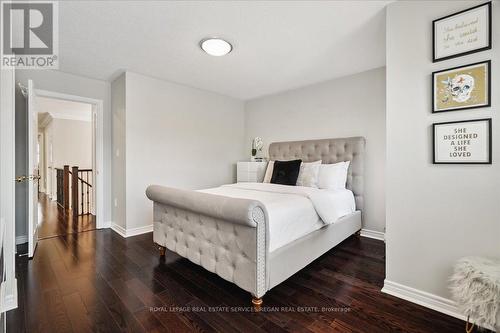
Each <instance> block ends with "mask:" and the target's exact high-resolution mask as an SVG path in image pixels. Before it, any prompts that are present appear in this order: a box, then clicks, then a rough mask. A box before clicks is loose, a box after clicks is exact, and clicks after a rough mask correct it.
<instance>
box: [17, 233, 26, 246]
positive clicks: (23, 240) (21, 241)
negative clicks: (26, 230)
mask: <svg viewBox="0 0 500 333" xmlns="http://www.w3.org/2000/svg"><path fill="white" fill-rule="evenodd" d="M24 243H28V235H23V236H17V237H16V245H19V244H24Z"/></svg>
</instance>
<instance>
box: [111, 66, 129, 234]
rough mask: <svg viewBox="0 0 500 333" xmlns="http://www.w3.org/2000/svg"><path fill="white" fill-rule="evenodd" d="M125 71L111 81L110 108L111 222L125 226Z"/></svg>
mask: <svg viewBox="0 0 500 333" xmlns="http://www.w3.org/2000/svg"><path fill="white" fill-rule="evenodd" d="M125 87H126V79H125V73H123V74H122V75H120V76H119V77H118V78H116V79H115V80H114V81H113V82H112V83H111V109H112V113H113V152H112V154H113V172H112V175H113V190H112V196H113V197H112V206H113V215H112V219H113V223H115V224H117V225H119V226H120V227H122V228H123V229H125V228H126V227H127V226H126V222H127V220H126V214H127V212H126V205H127V203H126V198H127V194H126V190H127V187H126V186H125V185H126V176H127V174H126V167H127V165H126V160H125V156H126V142H125V126H126V123H125V116H126V114H125V97H126V88H125Z"/></svg>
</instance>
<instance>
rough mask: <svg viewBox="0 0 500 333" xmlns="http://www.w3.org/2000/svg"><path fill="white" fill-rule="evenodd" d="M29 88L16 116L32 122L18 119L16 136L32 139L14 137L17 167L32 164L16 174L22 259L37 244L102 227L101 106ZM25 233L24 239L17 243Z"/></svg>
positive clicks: (23, 92)
mask: <svg viewBox="0 0 500 333" xmlns="http://www.w3.org/2000/svg"><path fill="white" fill-rule="evenodd" d="M28 83H29V84H28V87H24V86H22V85H21V84H20V89H19V90H20V92H22V94H19V96H20V97H21V95H22V96H24V98H21V99H22V100H17V97H16V110H17V109H18V105H19V112H16V114H24V113H25V114H26V115H27V118H28V121H25V120H23V119H18V117H17V116H16V130H18V129H21V130H22V131H25V132H26V133H27V134H28V135H27V137H28V140H27V142H25V141H26V140H25V141H23V140H22V138H23V137H24V136H25V134H23V133H20V135H17V134H16V162H19V161H21V162H22V161H23V160H24V159H25V158H26V160H27V161H28V163H26V164H28V167H27V168H25V167H23V165H22V163H17V164H18V165H19V166H20V167H19V170H17V169H16V173H17V174H18V175H19V177H16V180H17V181H18V183H17V185H16V243H17V244H18V245H20V244H21V243H25V242H26V239H27V241H28V243H27V245H20V246H18V253H25V252H26V253H27V255H28V257H30V258H32V257H34V254H35V249H36V244H37V242H38V240H42V239H46V238H51V237H57V236H61V235H66V234H74V233H79V232H85V231H89V230H94V229H99V228H103V227H104V226H103V220H102V210H103V201H104V198H103V181H102V173H101V172H100V171H101V170H102V168H103V148H104V142H103V114H102V110H103V102H102V100H96V99H91V98H86V97H80V96H75V95H68V94H62V93H58V92H52V91H46V90H40V89H35V88H34V82H32V81H31V80H29V82H28ZM32 120H34V121H32ZM31 124H33V125H31ZM31 138H33V139H31ZM23 173H24V174H25V175H26V176H22V175H21V174H23ZM31 184H32V185H31ZM24 188H27V189H28V190H29V192H30V193H29V195H27V196H26V195H25V194H24V193H23V191H22V190H23V189H24ZM24 192H27V191H24ZM31 193H33V194H34V195H33V196H32V195H31ZM23 217H24V218H23ZM26 227H27V228H26ZM23 231H24V232H25V233H26V236H24V237H23V236H21V237H19V236H18V235H22V232H23ZM23 238H24V239H23ZM18 240H21V241H18ZM23 240H24V242H23ZM25 248H27V250H25Z"/></svg>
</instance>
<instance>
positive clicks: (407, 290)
mask: <svg viewBox="0 0 500 333" xmlns="http://www.w3.org/2000/svg"><path fill="white" fill-rule="evenodd" d="M382 292H383V293H386V294H389V295H392V296H396V297H398V298H402V299H404V300H407V301H409V302H412V303H415V304H418V305H422V306H425V307H426V308H429V309H432V310H435V311H438V312H441V313H444V314H446V315H448V316H452V317H455V318H457V319H460V320H463V321H466V320H467V317H466V316H465V315H463V314H462V313H460V311H458V308H457V303H456V302H455V301H453V300H451V299H448V298H444V297H441V296H438V295H434V294H431V293H428V292H426V291H422V290H418V289H415V288H412V287H408V286H405V285H402V284H399V283H396V282H393V281H389V280H387V279H385V280H384V287H383V288H382ZM485 328H486V329H489V330H491V331H493V332H495V329H494V328H492V327H485Z"/></svg>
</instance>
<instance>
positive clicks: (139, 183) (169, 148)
mask: <svg viewBox="0 0 500 333" xmlns="http://www.w3.org/2000/svg"><path fill="white" fill-rule="evenodd" d="M119 80H122V77H120V78H119ZM113 86H114V87H113V96H115V97H116V98H117V99H118V100H120V99H122V100H121V102H119V101H117V103H118V104H117V105H114V106H113V111H114V116H115V113H116V117H117V118H119V119H120V121H123V120H125V131H124V138H125V142H126V148H125V149H126V152H125V155H121V156H125V157H124V158H125V170H126V177H125V180H122V181H125V182H126V199H125V200H126V222H125V224H124V223H123V221H117V220H114V222H115V223H116V224H118V225H126V229H133V228H137V227H143V226H148V225H151V222H152V203H151V201H149V200H148V199H147V198H146V196H145V190H146V188H147V186H148V185H150V184H161V185H165V186H173V187H179V188H189V189H199V188H207V187H214V186H218V185H221V184H225V183H231V182H233V181H234V180H235V163H236V161H238V160H239V159H241V158H242V157H243V156H242V152H243V131H244V124H243V122H244V111H243V110H244V104H243V102H241V101H239V100H236V99H233V98H229V97H225V96H221V95H218V94H214V93H210V92H206V91H203V90H199V89H194V88H190V87H186V86H182V85H178V84H174V83H170V82H166V81H161V80H157V79H153V78H150V77H146V76H143V75H139V74H135V73H130V72H127V73H126V74H125V84H123V82H116V85H115V83H114V84H113ZM119 87H122V88H123V87H125V90H126V94H125V100H126V101H125V104H123V95H122V93H119V92H117V91H115V90H117V89H118V88H119ZM115 88H117V89H115ZM114 100H115V98H113V101H114ZM123 106H125V116H123V115H121V114H120V111H119V110H115V107H117V108H122V107H123ZM115 111H117V112H115ZM122 139H123V138H122ZM122 139H118V142H116V146H117V148H118V147H120V146H122V144H123V142H122V141H120V140H122ZM122 159H123V158H120V157H118V158H117V157H116V151H115V159H114V168H118V169H120V168H123V166H119V165H117V164H119V163H123V161H122ZM120 161H121V162H120ZM122 172H123V170H122ZM115 189H118V188H117V187H115ZM117 196H118V193H115V195H114V198H117ZM118 205H123V202H118Z"/></svg>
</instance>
